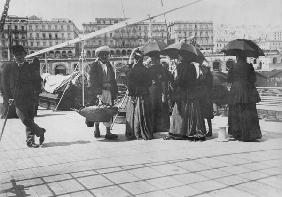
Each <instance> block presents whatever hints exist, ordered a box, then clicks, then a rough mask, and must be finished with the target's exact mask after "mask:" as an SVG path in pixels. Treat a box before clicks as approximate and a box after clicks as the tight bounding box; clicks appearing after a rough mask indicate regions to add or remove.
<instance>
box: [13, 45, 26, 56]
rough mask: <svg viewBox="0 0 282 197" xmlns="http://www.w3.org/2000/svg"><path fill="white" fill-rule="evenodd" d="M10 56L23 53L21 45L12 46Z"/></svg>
mask: <svg viewBox="0 0 282 197" xmlns="http://www.w3.org/2000/svg"><path fill="white" fill-rule="evenodd" d="M10 50H11V53H12V54H17V53H21V52H25V49H24V47H23V46H22V45H14V46H12V47H11V48H10Z"/></svg>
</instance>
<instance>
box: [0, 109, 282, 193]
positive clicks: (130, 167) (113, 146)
mask: <svg viewBox="0 0 282 197" xmlns="http://www.w3.org/2000/svg"><path fill="white" fill-rule="evenodd" d="M38 114H39V116H38V117H36V118H35V121H36V122H37V123H38V124H39V125H40V126H43V127H44V128H46V130H47V133H46V140H45V142H44V146H43V147H42V148H38V149H31V148H27V147H26V145H25V131H24V127H23V125H22V124H21V122H20V121H19V119H9V120H8V122H7V125H6V129H5V132H4V135H3V139H2V141H1V144H0V183H1V187H0V197H2V196H5V197H6V196H40V197H42V196H60V197H61V196H71V197H73V196H75V197H78V196H82V197H84V196H86V197H87V196H101V197H102V196H140V197H148V196H152V197H155V196H160V197H166V196H176V197H179V196H198V197H201V196H202V197H214V196H225V195H227V194H228V196H243V197H244V196H247V197H248V196H259V197H260V196H261V197H265V196H271V197H272V196H274V197H276V196H277V197H278V196H280V194H281V192H282V188H281V185H282V168H281V166H282V123H281V122H271V121H265V120H261V121H260V126H261V129H262V133H263V138H262V140H260V141H259V142H239V141H228V142H224V143H223V142H217V131H218V127H219V126H220V125H222V124H225V123H227V118H226V117H219V116H216V117H215V118H214V119H213V128H214V135H213V137H212V138H209V139H207V140H206V141H204V142H190V141H183V140H181V141H177V140H168V141H167V140H163V139H162V136H164V135H166V134H167V133H157V134H155V139H153V140H149V141H145V140H131V141H127V140H126V138H125V136H124V132H125V125H123V124H115V125H114V127H113V130H112V132H113V133H116V134H118V136H119V140H116V141H108V140H105V139H104V137H103V136H104V135H105V128H104V127H103V125H102V124H101V125H100V129H101V134H102V137H101V138H97V139H96V138H94V137H93V128H88V127H86V125H85V123H84V118H83V117H81V116H80V115H78V114H77V113H76V112H68V111H58V112H53V111H50V110H43V109H40V110H39V112H38ZM1 121H2V120H1ZM36 140H37V141H38V138H37V139H36Z"/></svg>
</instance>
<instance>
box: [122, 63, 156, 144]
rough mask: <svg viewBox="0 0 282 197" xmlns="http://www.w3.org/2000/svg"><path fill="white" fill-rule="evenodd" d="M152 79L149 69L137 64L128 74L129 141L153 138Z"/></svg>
mask: <svg viewBox="0 0 282 197" xmlns="http://www.w3.org/2000/svg"><path fill="white" fill-rule="evenodd" d="M151 82H152V80H151V77H150V73H149V70H148V68H146V67H145V66H144V65H143V64H142V63H137V64H135V65H134V66H133V68H132V69H131V70H130V71H129V72H128V74H127V84H128V92H129V93H128V95H129V99H128V101H127V105H126V131H125V135H126V137H127V138H128V139H136V138H137V139H140V138H143V139H145V140H149V139H152V138H153V127H152V120H151V118H152V111H151V110H152V108H151V100H150V95H149V87H150V86H151Z"/></svg>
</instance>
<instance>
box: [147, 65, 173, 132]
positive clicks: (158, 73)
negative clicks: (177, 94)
mask: <svg viewBox="0 0 282 197" xmlns="http://www.w3.org/2000/svg"><path fill="white" fill-rule="evenodd" d="M149 72H150V74H151V78H152V85H151V86H150V88H149V91H150V98H151V103H152V125H153V132H168V131H169V108H168V102H167V87H166V86H167V78H166V73H165V69H164V68H163V67H162V65H161V64H155V65H151V67H150V68H149ZM162 95H164V97H165V98H166V99H165V101H164V102H162Z"/></svg>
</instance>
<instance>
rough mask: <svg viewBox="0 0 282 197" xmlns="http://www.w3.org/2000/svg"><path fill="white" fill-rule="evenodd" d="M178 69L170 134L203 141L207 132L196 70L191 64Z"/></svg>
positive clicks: (181, 64) (181, 65)
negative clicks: (198, 92) (198, 91)
mask: <svg viewBox="0 0 282 197" xmlns="http://www.w3.org/2000/svg"><path fill="white" fill-rule="evenodd" d="M176 69H177V77H176V79H175V84H174V86H175V88H174V89H175V93H174V94H175V104H174V107H173V111H172V116H171V125H170V131H169V134H170V136H173V137H176V138H182V139H191V140H197V139H203V138H204V137H205V133H206V131H205V124H204V119H203V116H202V113H201V109H200V105H199V101H198V99H199V97H198V94H197V89H196V87H197V81H196V69H195V67H194V65H193V64H190V63H186V64H185V63H180V64H179V65H177V68H176Z"/></svg>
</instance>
